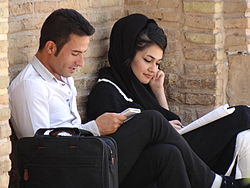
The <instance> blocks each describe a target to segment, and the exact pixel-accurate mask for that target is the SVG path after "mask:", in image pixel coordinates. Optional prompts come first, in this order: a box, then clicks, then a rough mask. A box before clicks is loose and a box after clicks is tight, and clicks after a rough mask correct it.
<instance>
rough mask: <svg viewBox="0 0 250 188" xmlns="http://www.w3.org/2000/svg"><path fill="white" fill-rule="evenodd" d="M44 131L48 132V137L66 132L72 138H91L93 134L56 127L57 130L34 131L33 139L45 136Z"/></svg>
mask: <svg viewBox="0 0 250 188" xmlns="http://www.w3.org/2000/svg"><path fill="white" fill-rule="evenodd" d="M46 131H50V133H49V136H54V137H56V136H60V135H59V133H62V132H66V133H69V134H71V135H72V136H93V134H92V133H91V132H89V131H86V130H83V129H78V128H71V127H57V128H41V129H38V130H37V131H36V134H35V137H41V136H45V135H44V133H45V132H46Z"/></svg>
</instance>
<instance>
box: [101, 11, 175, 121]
mask: <svg viewBox="0 0 250 188" xmlns="http://www.w3.org/2000/svg"><path fill="white" fill-rule="evenodd" d="M149 23H153V24H156V22H155V21H154V20H152V19H148V18H147V17H146V16H144V15H142V14H132V15H129V16H126V17H123V18H121V19H120V20H118V21H117V22H116V23H115V24H114V26H113V28H112V31H111V36H110V47H109V52H108V59H109V63H110V65H111V68H104V69H102V70H101V71H100V74H99V78H107V79H110V80H111V81H113V82H115V83H116V84H117V85H118V86H119V87H120V88H121V90H122V91H123V92H124V93H125V94H126V95H127V96H129V97H131V98H132V99H133V100H134V102H136V103H137V104H139V105H141V106H142V107H143V108H144V109H145V110H157V111H159V112H161V113H162V114H163V115H164V116H165V117H166V118H167V119H168V120H175V119H179V117H178V116H177V115H176V114H174V113H173V112H170V111H168V110H166V109H164V108H163V107H161V106H160V104H159V103H158V101H157V99H156V98H155V96H154V95H153V93H152V91H151V89H150V87H149V86H148V85H144V84H142V83H141V82H140V81H139V80H138V79H137V78H136V76H135V75H134V74H133V72H132V69H131V67H130V63H131V60H132V59H133V57H134V56H135V53H136V43H135V41H136V38H137V36H138V34H139V33H140V32H141V31H142V30H143V29H144V27H146V25H147V24H149ZM156 25H157V24H156Z"/></svg>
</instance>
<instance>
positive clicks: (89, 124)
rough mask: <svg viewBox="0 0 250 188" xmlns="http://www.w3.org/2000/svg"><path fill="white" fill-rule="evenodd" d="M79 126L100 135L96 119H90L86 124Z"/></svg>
mask: <svg viewBox="0 0 250 188" xmlns="http://www.w3.org/2000/svg"><path fill="white" fill-rule="evenodd" d="M79 128H80V129H84V130H87V131H89V132H91V133H92V134H93V135H94V136H100V131H99V129H98V127H97V124H96V122H95V121H94V120H92V121H89V122H87V123H85V124H81V125H80V127H79Z"/></svg>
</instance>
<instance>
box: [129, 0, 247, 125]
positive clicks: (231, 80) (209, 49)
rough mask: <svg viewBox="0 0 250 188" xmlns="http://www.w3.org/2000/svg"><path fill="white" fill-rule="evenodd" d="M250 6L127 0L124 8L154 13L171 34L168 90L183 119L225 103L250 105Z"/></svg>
mask: <svg viewBox="0 0 250 188" xmlns="http://www.w3.org/2000/svg"><path fill="white" fill-rule="evenodd" d="M248 6H249V5H248V4H247V3H246V2H245V1H243V0H227V1H223V0H143V1H142V0H125V10H126V12H128V13H132V12H141V13H144V14H146V15H148V16H149V17H153V18H154V19H156V20H157V21H158V23H159V24H160V25H161V26H162V27H163V28H164V29H165V31H166V33H167V35H168V41H169V42H168V49H167V51H166V54H165V59H164V61H163V66H164V71H165V73H166V94H167V98H168V101H169V103H170V109H171V110H172V111H175V112H176V113H177V114H179V115H180V117H181V118H182V120H183V122H184V123H186V122H191V121H192V120H195V119H197V118H198V117H200V116H201V115H203V114H205V113H207V112H208V111H210V110H211V109H212V108H214V107H215V106H219V105H221V104H224V103H229V104H230V105H237V104H248V105H249V103H250V102H249V100H250V97H249V96H250V91H249V89H248V84H247V83H249V82H248V81H249V79H248V78H249V76H250V73H249V71H248V69H246V68H247V67H248V66H249V65H248V64H249V63H248V62H249V56H246V53H248V51H249V49H248V46H249V45H248V43H249V37H248V36H249V34H248V33H250V32H248V16H249V13H248V11H249V8H248ZM149 7H150V8H149ZM238 52H239V53H238ZM235 55H238V56H237V57H234V56H235ZM243 70H244V71H243ZM240 73H241V74H240Z"/></svg>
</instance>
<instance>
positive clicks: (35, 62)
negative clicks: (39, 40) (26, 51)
mask: <svg viewBox="0 0 250 188" xmlns="http://www.w3.org/2000/svg"><path fill="white" fill-rule="evenodd" d="M31 65H32V66H33V68H34V69H35V70H36V72H38V74H40V76H41V77H42V78H43V79H44V80H46V81H51V80H52V79H54V80H56V78H55V76H54V75H53V74H51V73H50V72H49V71H48V69H47V68H46V67H45V66H44V65H43V64H42V63H41V62H40V61H39V59H38V58H37V57H36V56H34V57H33V59H32V61H31Z"/></svg>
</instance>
